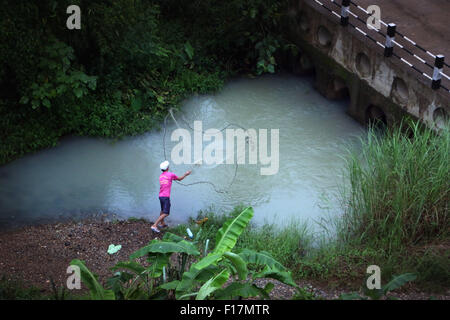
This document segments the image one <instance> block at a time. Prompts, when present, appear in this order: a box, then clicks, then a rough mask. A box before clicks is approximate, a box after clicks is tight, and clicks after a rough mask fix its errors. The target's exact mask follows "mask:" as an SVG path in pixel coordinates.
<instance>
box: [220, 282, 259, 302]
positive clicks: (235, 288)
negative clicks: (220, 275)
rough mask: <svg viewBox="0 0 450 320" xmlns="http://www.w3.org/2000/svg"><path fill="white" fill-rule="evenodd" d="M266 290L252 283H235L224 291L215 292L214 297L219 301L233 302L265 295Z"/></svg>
mask: <svg viewBox="0 0 450 320" xmlns="http://www.w3.org/2000/svg"><path fill="white" fill-rule="evenodd" d="M263 291H264V289H261V288H259V287H257V286H256V285H254V284H251V283H248V282H246V283H240V282H233V283H231V284H230V285H229V286H227V287H226V288H224V289H220V290H217V291H216V292H214V297H215V298H216V299H219V300H231V299H233V298H237V297H242V298H244V299H246V298H251V297H257V296H260V295H264V293H263Z"/></svg>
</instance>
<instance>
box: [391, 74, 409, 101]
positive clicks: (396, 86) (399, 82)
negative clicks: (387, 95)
mask: <svg viewBox="0 0 450 320" xmlns="http://www.w3.org/2000/svg"><path fill="white" fill-rule="evenodd" d="M391 92H392V95H393V97H394V98H395V99H396V100H397V101H398V102H399V103H402V104H406V103H407V102H408V99H409V91H408V86H407V85H406V83H405V81H403V79H401V78H399V77H394V80H393V82H392V88H391Z"/></svg>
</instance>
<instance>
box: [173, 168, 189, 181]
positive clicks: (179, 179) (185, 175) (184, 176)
mask: <svg viewBox="0 0 450 320" xmlns="http://www.w3.org/2000/svg"><path fill="white" fill-rule="evenodd" d="M191 172H192V171H190V170H189V171H186V173H185V174H184V175H183V176H182V177H179V178H178V179H177V180H178V181H181V180H183V179H184V178H186V177H187V176H188V175H190V174H191Z"/></svg>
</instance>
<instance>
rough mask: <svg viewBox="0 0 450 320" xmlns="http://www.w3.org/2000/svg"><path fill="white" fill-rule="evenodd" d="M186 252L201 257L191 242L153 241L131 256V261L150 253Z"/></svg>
mask: <svg viewBox="0 0 450 320" xmlns="http://www.w3.org/2000/svg"><path fill="white" fill-rule="evenodd" d="M173 252H184V253H187V254H191V255H196V256H198V255H200V252H199V251H198V250H197V248H196V247H195V246H194V245H193V244H192V243H190V242H187V241H186V240H182V241H180V242H166V241H161V240H157V239H155V240H152V241H151V242H150V244H148V245H146V246H145V247H142V248H140V249H139V250H137V251H136V252H134V253H132V254H131V255H130V259H131V260H132V259H136V258H140V257H143V256H145V255H147V254H149V253H173Z"/></svg>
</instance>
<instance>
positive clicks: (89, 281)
mask: <svg viewBox="0 0 450 320" xmlns="http://www.w3.org/2000/svg"><path fill="white" fill-rule="evenodd" d="M70 265H74V266H78V267H79V268H80V276H81V280H82V281H83V283H84V284H85V285H86V287H88V289H89V292H90V294H91V298H92V299H93V300H114V299H115V295H114V292H113V291H112V290H105V289H104V288H103V287H102V285H101V284H100V283H98V281H97V279H96V278H95V276H94V275H93V274H92V272H91V271H89V269H88V268H87V267H86V265H85V264H84V262H83V261H81V260H78V259H74V260H72V261H71V262H70Z"/></svg>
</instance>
